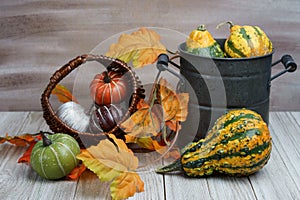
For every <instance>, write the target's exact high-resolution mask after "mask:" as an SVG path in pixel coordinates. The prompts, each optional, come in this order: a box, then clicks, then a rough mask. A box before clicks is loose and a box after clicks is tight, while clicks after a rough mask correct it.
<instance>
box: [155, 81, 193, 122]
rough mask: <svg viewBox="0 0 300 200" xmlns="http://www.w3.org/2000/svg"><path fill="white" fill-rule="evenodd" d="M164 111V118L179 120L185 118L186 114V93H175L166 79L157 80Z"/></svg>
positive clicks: (187, 96) (187, 95) (187, 99)
mask: <svg viewBox="0 0 300 200" xmlns="http://www.w3.org/2000/svg"><path fill="white" fill-rule="evenodd" d="M158 95H159V96H160V99H161V104H162V106H163V111H164V120H165V121H166V122H167V121H170V120H175V121H180V122H183V121H185V120H186V118H187V115H188V101H189V94H188V93H179V94H177V93H176V92H175V91H174V89H172V86H171V85H170V84H169V83H168V82H167V80H166V79H163V78H162V79H160V81H159V93H158Z"/></svg>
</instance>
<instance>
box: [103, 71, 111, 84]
mask: <svg viewBox="0 0 300 200" xmlns="http://www.w3.org/2000/svg"><path fill="white" fill-rule="evenodd" d="M103 81H104V82H105V83H110V81H111V78H110V77H109V76H108V72H107V71H105V74H104V79H103Z"/></svg>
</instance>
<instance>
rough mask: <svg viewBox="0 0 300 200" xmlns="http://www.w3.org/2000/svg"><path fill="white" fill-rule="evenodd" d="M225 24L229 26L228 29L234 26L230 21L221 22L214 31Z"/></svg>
mask: <svg viewBox="0 0 300 200" xmlns="http://www.w3.org/2000/svg"><path fill="white" fill-rule="evenodd" d="M225 24H229V25H230V28H232V27H233V26H234V24H233V23H232V21H227V22H222V23H220V24H218V25H217V27H216V29H219V28H220V27H221V26H224V25H225Z"/></svg>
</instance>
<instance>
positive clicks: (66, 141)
mask: <svg viewBox="0 0 300 200" xmlns="http://www.w3.org/2000/svg"><path fill="white" fill-rule="evenodd" d="M41 134H42V138H43V140H41V141H38V142H37V143H36V144H35V145H34V147H33V149H32V152H31V156H30V164H31V166H32V168H33V169H34V170H35V171H36V172H37V173H38V174H39V175H40V176H41V177H43V178H46V179H60V178H62V177H64V176H66V175H68V174H69V173H70V172H71V171H72V170H73V169H74V168H75V167H76V166H77V165H78V160H77V158H76V155H77V154H79V153H80V147H79V145H78V143H77V141H76V140H75V139H74V138H73V137H71V136H69V135H67V134H62V133H57V134H53V135H48V136H46V135H45V133H41Z"/></svg>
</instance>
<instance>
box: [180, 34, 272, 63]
mask: <svg viewBox="0 0 300 200" xmlns="http://www.w3.org/2000/svg"><path fill="white" fill-rule="evenodd" d="M216 40H223V39H216ZM185 47H186V42H183V43H181V44H179V45H178V50H179V55H180V56H182V54H183V55H188V56H192V57H198V58H202V59H211V60H218V61H249V60H256V59H262V58H266V57H272V55H273V54H274V52H275V49H274V48H272V52H271V53H268V54H265V55H262V56H253V57H250V58H219V57H206V56H200V55H195V54H192V53H190V52H188V51H186V50H185Z"/></svg>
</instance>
